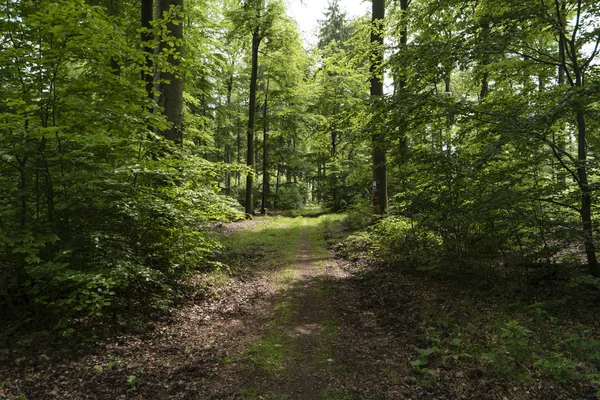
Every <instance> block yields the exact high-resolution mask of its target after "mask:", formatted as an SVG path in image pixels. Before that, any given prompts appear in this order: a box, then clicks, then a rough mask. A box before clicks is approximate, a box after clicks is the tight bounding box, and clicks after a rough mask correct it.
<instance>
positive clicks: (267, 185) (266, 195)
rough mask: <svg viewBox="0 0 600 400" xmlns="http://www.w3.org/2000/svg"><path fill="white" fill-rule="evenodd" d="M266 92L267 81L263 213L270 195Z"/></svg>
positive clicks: (264, 114)
mask: <svg viewBox="0 0 600 400" xmlns="http://www.w3.org/2000/svg"><path fill="white" fill-rule="evenodd" d="M268 93H269V82H267V86H266V88H265V104H264V108H263V185H262V186H263V187H262V189H263V190H262V204H261V209H260V213H261V214H263V215H265V214H266V213H267V207H268V206H269V205H268V204H267V203H268V201H269V199H270V197H271V186H270V182H269V180H270V177H269V168H268V167H269V163H268V156H269V150H268V139H269V123H268V121H267V104H268V103H267V101H268Z"/></svg>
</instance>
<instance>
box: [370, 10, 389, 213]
mask: <svg viewBox="0 0 600 400" xmlns="http://www.w3.org/2000/svg"><path fill="white" fill-rule="evenodd" d="M372 10H373V14H372V25H373V26H372V31H371V45H372V46H373V55H372V57H371V102H372V104H373V106H376V104H377V103H378V102H379V101H380V99H381V97H383V71H381V68H382V64H383V33H382V29H383V19H384V17H385V0H373V8H372ZM374 112H376V110H374ZM371 131H372V133H371V141H372V144H373V210H374V211H375V213H376V214H383V213H385V211H386V210H387V203H388V193H387V166H386V163H387V160H386V144H385V135H384V133H383V131H382V130H381V127H380V126H378V124H372V126H371Z"/></svg>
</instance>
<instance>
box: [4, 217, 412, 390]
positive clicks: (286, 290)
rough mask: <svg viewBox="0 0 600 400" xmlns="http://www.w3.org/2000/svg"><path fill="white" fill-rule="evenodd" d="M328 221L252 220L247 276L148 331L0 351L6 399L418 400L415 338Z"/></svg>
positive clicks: (244, 253)
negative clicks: (385, 307)
mask: <svg viewBox="0 0 600 400" xmlns="http://www.w3.org/2000/svg"><path fill="white" fill-rule="evenodd" d="M269 221H277V223H278V224H279V225H276V226H275V225H273V226H271V225H269V224H270V223H271V222H269ZM327 221H328V220H327V219H326V218H325V219H321V218H307V219H304V220H303V219H299V218H296V219H291V218H287V219H280V220H277V219H273V220H265V221H260V222H253V223H249V224H246V225H245V228H244V229H245V230H247V233H244V235H242V236H240V237H239V238H238V239H236V241H238V242H239V241H243V240H246V239H249V240H250V241H249V242H248V244H246V245H245V246H246V247H243V249H242V250H240V251H241V253H240V256H239V258H240V264H241V265H247V268H248V269H249V270H251V271H250V272H249V273H248V275H247V276H246V275H244V276H240V277H239V278H224V279H226V280H225V281H224V283H220V284H218V285H213V286H209V289H210V287H212V288H213V289H210V290H213V291H214V293H213V294H210V293H204V294H203V293H199V295H198V301H195V302H193V303H190V304H189V305H188V306H186V307H184V308H182V309H180V310H179V311H178V312H176V313H175V314H174V315H173V317H172V318H171V320H170V321H168V322H158V321H157V322H155V323H154V324H153V325H152V326H150V327H149V328H148V329H146V330H145V331H143V332H141V333H135V334H129V335H123V336H119V337H116V338H113V339H109V340H106V341H105V342H99V343H97V344H96V345H95V346H93V347H92V348H89V347H85V348H72V347H71V346H70V345H69V344H68V343H64V344H63V345H61V346H58V347H57V346H54V347H52V346H50V347H47V348H41V347H36V344H35V341H34V340H32V341H31V346H29V345H28V344H27V343H25V344H22V345H21V348H20V349H19V350H18V351H16V352H11V351H9V352H0V399H11V400H12V399H14V400H16V399H19V400H25V399H29V400H31V399H61V400H64V399H190V400H191V399H235V398H238V399H299V400H301V399H355V398H356V399H363V398H364V399H385V398H411V397H407V396H405V395H402V394H401V392H402V391H403V390H401V389H402V388H403V387H404V385H405V382H404V381H403V380H402V377H403V376H404V375H405V374H406V368H407V367H406V366H407V360H408V356H407V354H406V352H407V350H406V349H408V348H410V346H408V342H407V340H408V339H409V338H410V335H408V334H405V333H403V332H396V333H394V332H389V330H386V329H385V328H384V327H383V326H382V324H381V323H380V321H379V319H378V317H377V316H376V315H375V313H374V312H373V311H370V310H369V308H368V307H367V308H365V306H364V303H365V299H363V298H361V292H360V289H359V286H360V285H359V282H358V281H357V280H356V278H355V277H354V275H352V274H350V273H349V272H348V268H349V265H347V264H346V263H345V262H343V261H339V260H335V259H334V258H332V254H331V253H330V252H329V251H328V250H327V249H326V247H325V242H324V240H323V234H324V233H325V231H326V230H327V226H328V222H327ZM261 235H262V236H261ZM253 240H254V241H253ZM215 279H217V280H218V279H220V278H215ZM210 290H209V291H210ZM406 315H410V313H407V314H406ZM406 323H407V327H408V328H407V329H408V330H409V331H410V330H414V326H415V322H414V321H411V320H407V321H406ZM28 346H29V347H28ZM411 351H412V350H411ZM404 392H405V391H404Z"/></svg>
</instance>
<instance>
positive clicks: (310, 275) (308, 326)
mask: <svg viewBox="0 0 600 400" xmlns="http://www.w3.org/2000/svg"><path fill="white" fill-rule="evenodd" d="M313 211H314V210H313ZM340 219H341V216H337V215H320V216H315V217H310V218H301V217H297V218H294V219H292V218H287V219H284V218H283V217H276V219H275V221H274V222H276V221H277V223H278V224H279V225H278V226H279V229H281V230H282V232H288V233H289V234H288V235H287V236H286V237H285V245H284V244H283V243H282V244H281V245H279V246H276V247H277V249H274V250H275V251H277V252H278V254H277V256H278V259H279V260H281V261H279V262H278V267H277V268H276V269H275V270H274V271H273V275H272V285H273V288H274V289H275V290H276V292H277V293H278V296H279V298H278V300H277V303H276V305H275V312H274V314H273V316H272V318H271V320H270V322H269V324H268V326H267V327H266V329H265V332H264V334H263V336H262V337H261V338H260V339H259V340H256V341H255V342H253V343H251V344H250V346H249V350H248V351H247V353H246V356H245V357H246V360H247V361H248V362H249V366H250V368H251V373H252V375H254V376H255V377H256V382H260V383H256V382H254V383H253V384H252V385H248V386H246V387H244V388H243V389H242V390H241V392H240V394H241V395H242V397H243V398H247V399H256V398H267V399H280V398H281V399H284V398H294V395H297V394H298V393H299V392H302V393H306V392H305V391H306V390H307V389H306V387H309V388H311V390H315V398H329V396H327V393H328V390H333V389H331V388H328V387H327V386H323V385H322V384H321V382H320V381H319V377H321V378H322V376H323V371H324V370H327V371H331V370H332V368H335V367H336V366H335V363H334V360H333V359H332V357H333V356H332V354H333V350H332V348H331V347H332V344H333V342H334V340H335V338H336V336H337V331H338V325H339V323H338V318H337V316H336V315H334V314H332V313H333V307H332V306H331V302H332V299H331V292H330V290H328V288H327V287H326V282H325V281H324V279H323V276H324V273H325V271H324V268H323V264H324V261H326V260H328V259H329V257H330V256H329V252H328V250H327V249H326V248H325V239H324V237H325V233H326V231H327V230H328V229H329V228H330V227H331V225H332V224H334V223H337V221H339V220H340ZM259 232H260V230H259ZM291 232H293V233H291ZM279 239H282V238H279V237H278V240H279ZM315 377H316V378H315ZM323 394H325V396H324V395H323Z"/></svg>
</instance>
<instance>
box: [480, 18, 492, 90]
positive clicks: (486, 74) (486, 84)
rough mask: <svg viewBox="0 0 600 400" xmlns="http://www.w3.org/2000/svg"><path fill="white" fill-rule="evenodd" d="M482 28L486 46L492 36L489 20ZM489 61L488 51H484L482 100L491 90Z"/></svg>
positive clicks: (483, 40)
mask: <svg viewBox="0 0 600 400" xmlns="http://www.w3.org/2000/svg"><path fill="white" fill-rule="evenodd" d="M481 28H482V31H481V39H480V40H481V42H483V46H485V45H486V43H487V41H488V38H489V36H490V23H489V22H488V21H484V22H483V23H482V25H481ZM483 46H481V47H483ZM489 63H490V61H489V57H488V56H487V53H484V54H483V61H482V62H481V65H482V66H483V68H484V70H483V76H482V77H481V92H480V93H479V98H480V99H481V100H483V99H485V98H486V97H487V95H488V94H489V92H490V83H489V79H490V73H489V72H488V71H487V66H488V65H489Z"/></svg>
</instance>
